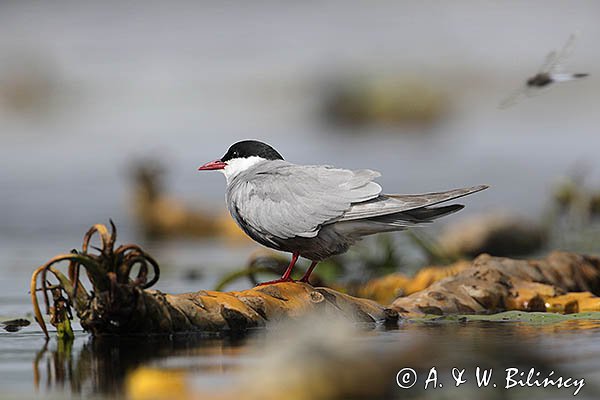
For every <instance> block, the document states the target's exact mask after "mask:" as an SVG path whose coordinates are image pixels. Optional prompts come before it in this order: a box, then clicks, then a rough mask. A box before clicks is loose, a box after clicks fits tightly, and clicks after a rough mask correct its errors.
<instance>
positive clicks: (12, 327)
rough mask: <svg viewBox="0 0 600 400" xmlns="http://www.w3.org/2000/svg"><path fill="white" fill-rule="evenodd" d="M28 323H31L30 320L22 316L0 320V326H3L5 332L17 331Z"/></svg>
mask: <svg viewBox="0 0 600 400" xmlns="http://www.w3.org/2000/svg"><path fill="white" fill-rule="evenodd" d="M29 325H31V322H30V321H29V320H26V319H24V318H17V319H11V320H8V321H2V322H0V326H2V328H4V330H5V331H7V332H18V331H20V330H21V329H23V328H25V327H26V326H29Z"/></svg>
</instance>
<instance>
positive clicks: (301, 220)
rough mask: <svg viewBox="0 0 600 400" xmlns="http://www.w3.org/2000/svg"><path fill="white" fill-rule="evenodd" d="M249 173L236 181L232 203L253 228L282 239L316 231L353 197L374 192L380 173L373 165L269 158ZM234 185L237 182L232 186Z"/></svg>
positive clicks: (357, 198) (364, 198) (369, 196)
mask: <svg viewBox="0 0 600 400" xmlns="http://www.w3.org/2000/svg"><path fill="white" fill-rule="evenodd" d="M269 166H270V167H269V169H267V168H266V167H263V169H262V170H261V169H260V168H259V169H258V170H255V171H252V176H251V179H241V180H239V181H236V182H232V185H231V186H232V187H231V188H230V189H228V196H229V201H228V203H229V204H230V206H234V207H236V212H237V214H238V215H240V217H241V218H242V219H243V220H244V222H245V223H246V224H249V225H250V226H251V227H252V228H253V229H254V230H256V231H258V232H261V233H262V234H263V235H266V236H267V237H268V236H275V237H278V238H282V239H287V238H292V237H296V236H300V237H315V236H316V235H317V234H318V233H319V229H320V227H321V226H322V225H323V224H325V223H327V222H329V221H332V220H335V219H337V218H339V217H340V216H341V215H343V214H344V213H345V212H346V211H347V210H348V209H350V207H351V206H352V204H353V203H358V202H364V201H368V200H370V199H373V198H376V197H377V196H379V194H380V193H381V186H379V185H378V184H377V183H375V182H373V179H375V178H376V177H378V176H380V174H379V173H378V172H375V171H371V170H359V171H350V170H344V169H336V168H331V167H326V166H298V165H294V164H290V163H287V162H283V161H282V162H277V163H275V162H271V163H269ZM234 185H235V187H234Z"/></svg>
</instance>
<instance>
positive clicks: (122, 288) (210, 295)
mask: <svg viewBox="0 0 600 400" xmlns="http://www.w3.org/2000/svg"><path fill="white" fill-rule="evenodd" d="M111 227H112V231H111V232H110V233H109V231H108V229H107V228H106V227H105V226H104V225H101V224H97V225H94V226H93V227H92V228H91V229H90V230H89V231H88V232H87V234H86V235H85V237H84V240H83V246H82V250H81V252H77V251H73V252H71V253H69V254H62V255H58V256H56V257H54V258H52V259H51V260H50V261H49V262H47V263H46V264H44V265H42V266H41V267H39V268H38V269H36V270H35V272H34V273H33V276H32V278H31V299H32V303H33V308H34V313H35V317H36V320H37V322H38V323H39V324H40V326H41V327H42V329H43V331H44V333H45V334H46V335H48V330H47V328H46V324H45V322H44V319H43V317H42V313H41V310H40V307H39V304H38V299H37V292H38V290H41V292H42V294H43V296H44V304H45V308H46V314H48V315H50V322H51V323H52V325H54V326H56V327H57V330H58V332H59V334H60V335H61V336H65V337H69V336H72V330H71V329H70V322H69V321H70V320H71V319H72V316H71V308H74V309H75V311H76V313H77V316H78V317H79V319H80V321H81V325H82V327H83V328H84V329H85V330H87V331H88V332H91V333H92V334H94V335H101V334H120V335H121V334H157V333H159V334H160V333H162V334H171V333H176V332H202V333H223V332H243V331H245V330H247V329H249V328H256V327H263V326H265V325H266V323H267V321H274V320H279V319H282V318H286V317H297V316H299V315H302V314H306V313H309V312H312V311H318V312H319V313H333V314H335V315H338V316H339V315H341V316H345V317H347V318H349V319H352V320H358V321H362V322H377V321H382V322H383V321H387V322H389V321H395V320H396V319H397V313H395V312H393V311H390V310H387V309H385V308H384V307H383V306H381V305H379V304H377V303H376V302H374V301H371V300H367V299H359V298H355V297H352V296H349V295H346V294H343V293H339V292H336V291H335V290H332V289H328V288H314V287H312V286H311V285H309V284H304V283H296V282H288V283H281V284H276V285H264V286H259V287H256V288H253V289H249V290H245V291H241V292H229V293H223V292H217V291H200V292H196V293H184V294H180V295H170V294H165V293H162V292H160V291H155V290H152V291H150V290H146V289H147V288H149V287H150V286H152V285H153V284H155V283H156V282H157V281H158V278H159V273H160V270H159V267H158V263H157V262H156V261H155V260H154V259H153V258H152V257H151V256H149V255H148V254H147V253H145V252H144V251H143V250H142V249H141V248H140V247H139V246H137V245H133V244H127V245H121V246H119V247H117V248H116V249H115V248H114V246H115V241H116V228H115V226H114V224H112V222H111ZM94 234H98V235H99V237H100V239H101V243H102V246H101V248H99V249H97V250H98V253H90V252H89V251H88V250H89V247H90V246H89V243H90V240H91V239H92V237H93V236H94ZM67 261H68V262H69V265H68V276H65V275H64V274H63V273H61V272H60V271H59V270H58V269H57V268H56V264H58V263H60V262H67ZM134 267H137V274H135V273H134ZM81 268H84V269H85V271H86V273H87V276H88V279H89V281H90V282H91V284H92V289H93V290H90V291H89V292H88V291H87V290H86V288H84V287H83V285H82V283H81V282H80V280H79V274H80V269H81ZM150 271H152V273H153V275H152V279H149V276H150V275H149V273H150ZM48 273H50V275H51V276H54V277H55V278H56V280H57V281H58V283H56V284H53V285H51V284H49V283H48V280H47V279H48V275H49V274H48ZM38 280H39V281H40V282H38ZM49 293H51V294H52V296H53V302H52V305H51V304H50V303H51V302H50V296H49Z"/></svg>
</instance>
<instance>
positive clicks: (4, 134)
mask: <svg viewBox="0 0 600 400" xmlns="http://www.w3.org/2000/svg"><path fill="white" fill-rule="evenodd" d="M598 12H600V9H599V5H598V3H597V2H593V1H589V2H578V3H577V4H576V5H574V4H570V3H569V4H567V3H563V2H552V4H549V3H548V2H527V3H521V2H515V3H505V2H504V3H498V4H491V3H480V2H469V1H465V2H460V3H456V2H453V4H452V5H451V6H450V5H449V4H446V3H441V4H440V3H415V4H406V2H380V3H378V4H377V5H376V6H373V5H370V4H366V3H365V4H363V3H347V2H341V1H331V2H327V3H323V4H321V5H316V4H313V3H312V2H309V3H302V4H300V3H299V4H284V3H277V2H262V3H260V4H253V5H252V6H251V7H250V6H240V5H239V4H237V5H236V4H235V3H227V4H223V3H215V4H193V3H189V4H186V3H179V4H177V5H168V6H167V5H166V3H160V2H155V3H153V2H147V3H146V4H145V5H144V7H136V6H133V5H127V6H124V5H122V4H121V3H120V2H112V3H111V2H108V3H107V2H102V3H93V4H92V3H90V4H87V5H83V4H82V5H73V4H68V6H67V4H66V3H65V4H64V7H60V6H57V5H56V4H52V5H50V4H43V3H42V4H40V3H34V2H3V3H2V4H0V26H1V27H2V33H3V34H2V35H0V82H5V81H6V80H8V81H11V80H14V79H15V76H18V73H24V74H25V75H26V76H33V77H34V78H35V79H40V80H41V81H42V82H46V84H47V85H48V88H49V89H44V90H42V91H41V92H40V94H39V96H40V98H39V99H38V100H37V101H38V102H37V103H35V102H34V104H33V106H31V107H29V108H28V107H25V108H21V109H15V108H11V107H9V106H8V105H7V103H4V102H1V101H0V274H1V276H0V318H1V319H8V318H15V317H24V316H28V315H30V310H31V307H30V305H29V298H28V294H27V291H28V280H29V277H30V274H31V272H32V270H33V269H34V268H35V267H36V266H38V265H40V264H41V263H43V262H45V261H46V260H47V259H49V258H50V257H51V256H53V255H54V254H57V253H59V252H66V251H69V250H70V249H72V248H78V247H79V246H80V241H81V236H82V234H83V233H84V232H85V230H87V229H88V227H89V226H91V225H92V224H94V223H98V222H101V223H107V222H108V218H113V219H114V220H115V221H116V223H117V226H118V229H119V242H135V243H142V244H143V245H144V247H147V248H148V251H149V252H150V253H151V254H152V255H153V256H154V257H155V258H156V259H158V260H159V262H160V263H161V265H162V266H163V268H162V271H163V274H162V277H161V280H160V282H159V283H158V285H157V288H158V289H160V290H163V291H167V292H174V293H177V292H184V291H194V290H198V289H204V288H210V287H212V285H213V284H214V283H215V282H216V281H217V279H218V278H219V276H220V275H221V274H223V273H224V272H226V271H229V270H232V269H233V268H235V267H236V266H239V265H241V264H243V263H244V262H245V261H246V259H247V256H248V254H249V253H250V252H251V251H252V249H253V247H247V246H241V247H235V248H231V247H230V246H228V245H226V244H221V243H215V242H208V243H205V242H201V241H171V242H167V243H146V242H145V241H144V240H143V239H142V238H141V237H140V235H139V234H138V232H137V231H136V227H135V223H134V221H133V219H132V217H131V215H130V213H129V211H128V207H130V205H129V195H130V193H129V188H130V180H129V176H128V167H129V166H130V165H131V162H132V161H133V160H135V159H137V158H140V157H147V156H154V157H156V158H158V159H160V160H161V161H162V162H163V163H164V164H165V165H166V167H167V168H168V175H167V178H168V180H167V183H168V188H169V191H170V192H171V193H173V194H174V195H175V196H177V197H179V198H182V199H184V200H186V201H188V202H189V203H192V204H199V205H203V206H205V207H207V208H209V209H212V210H214V212H223V211H224V204H223V194H224V182H223V178H222V176H220V175H219V174H199V173H197V171H196V167H197V166H198V165H200V164H202V163H203V162H205V161H208V160H211V159H215V158H217V157H220V156H221V155H222V154H223V153H224V152H225V150H226V147H227V146H228V145H229V144H231V143H232V142H234V141H236V140H238V139H242V138H249V137H253V138H259V139H263V140H265V141H268V142H269V143H271V144H273V145H274V146H275V147H276V148H277V149H278V150H280V152H281V153H282V154H283V155H284V156H285V157H286V158H287V159H289V160H291V161H295V162H299V163H329V164H335V165H338V166H344V167H349V168H363V167H369V168H373V169H376V170H380V171H382V172H383V176H382V178H381V179H380V182H381V183H382V184H383V186H384V187H385V188H386V190H389V191H393V192H405V193H408V192H420V191H430V190H437V189H446V188H451V187H458V186H467V185H474V184H480V183H486V184H490V185H492V189H490V190H488V191H486V192H484V193H481V194H478V195H477V196H476V198H475V197H474V198H472V199H467V200H465V202H466V204H467V205H468V207H467V209H466V210H465V211H463V212H461V214H460V215H465V214H468V213H474V212H481V211H488V210H495V209H499V208H501V209H510V210H513V211H514V212H517V213H520V214H522V215H526V216H529V217H532V218H534V219H535V218H538V216H539V215H540V214H541V209H542V208H543V206H544V205H545V204H546V203H547V198H548V193H549V191H550V189H551V187H552V184H553V182H555V180H556V179H557V177H558V176H560V175H563V174H565V173H566V172H568V171H569V169H571V168H572V167H573V166H574V165H576V164H577V163H580V162H583V163H586V164H587V165H588V167H589V170H590V174H589V176H588V181H589V183H590V185H596V186H597V185H598V182H599V181H600V177H599V176H600V173H599V170H600V168H599V165H598V157H597V149H598V148H600V135H598V132H597V127H598V123H599V122H600V121H599V119H598V118H599V117H598V114H597V113H596V112H595V108H594V105H595V104H597V103H598V101H599V100H600V99H599V97H598V96H599V95H598V93H600V87H599V85H600V84H599V83H598V80H596V79H595V78H594V77H595V75H596V74H595V70H594V66H596V65H598V64H599V62H600V53H598V52H597V51H594V50H593V49H595V48H596V47H595V44H596V43H598V41H599V39H600V27H599V26H598V24H597V18H596V15H598ZM576 30H578V31H580V32H581V35H580V40H579V42H578V43H577V47H576V49H575V53H574V55H573V57H572V59H571V60H569V65H570V67H571V68H570V69H572V70H577V71H581V72H590V73H591V74H592V75H591V77H590V78H589V79H585V80H582V81H581V82H577V83H574V84H572V85H563V86H561V87H556V88H554V89H552V90H550V91H547V92H545V93H543V94H542V95H540V96H539V97H536V98H534V99H529V100H526V101H523V102H522V103H521V104H518V105H517V106H515V107H513V108H511V109H508V110H505V111H500V110H498V108H497V105H498V104H499V102H500V101H501V100H502V99H503V98H504V97H506V95H508V94H509V93H510V92H511V91H512V90H514V88H515V87H517V86H518V85H519V84H520V82H522V81H523V80H524V79H525V78H526V77H527V76H528V75H529V74H530V73H533V72H535V70H536V68H537V67H538V65H539V64H541V62H542V61H543V59H544V56H545V55H546V53H547V52H548V51H550V50H552V49H553V48H558V47H560V46H561V45H562V44H563V43H564V41H565V40H566V38H567V37H568V35H569V34H570V33H572V32H574V31H576ZM15 71H17V72H18V73H17V72H15ZM355 73H356V74H372V75H373V76H402V77H404V76H408V77H412V78H415V79H417V80H422V81H426V82H431V83H432V84H433V85H434V87H436V88H437V89H439V91H440V92H441V93H443V94H444V95H445V97H446V98H447V99H448V102H447V106H448V109H447V112H446V113H445V114H444V116H443V117H441V118H440V119H439V120H438V121H436V123H435V124H432V125H428V126H422V127H420V126H416V127H415V126H403V127H381V126H379V127H378V126H365V127H362V128H357V129H355V131H354V132H353V134H350V135H349V134H347V132H346V130H345V128H341V127H337V126H332V125H330V124H328V123H327V122H325V121H324V120H323V119H322V118H320V112H321V109H320V107H321V102H322V99H323V95H324V90H325V88H326V87H327V82H330V81H331V80H332V79H334V78H338V77H340V76H347V75H352V74H355ZM0 86H1V85H0ZM2 101H4V99H2ZM451 218H458V216H453V217H451ZM189 270H194V271H199V272H200V275H201V277H200V279H198V280H190V279H188V278H187V276H188V274H187V271H189ZM243 285H244V283H240V285H239V286H238V287H239V288H241V287H243ZM506 327H507V325H500V326H482V325H473V326H469V327H457V328H455V329H454V330H452V331H451V332H450V333H448V331H440V330H439V329H438V327H435V328H431V327H416V328H415V327H403V328H401V329H400V330H397V331H392V332H386V331H375V333H374V334H373V335H370V336H369V338H370V339H368V340H370V341H373V342H374V343H375V344H377V345H381V346H382V348H385V346H384V344H386V343H392V344H398V343H402V342H404V341H412V340H416V339H417V338H419V337H422V336H423V335H426V337H428V338H430V340H431V341H432V342H436V343H437V342H442V343H447V344H448V345H451V343H452V340H454V338H456V337H461V336H464V335H467V336H468V335H471V337H475V338H476V337H480V336H484V337H485V342H489V343H492V344H493V343H504V342H515V341H519V340H521V335H522V331H515V330H506ZM598 332H599V331H598V328H597V327H589V329H586V330H585V331H583V332H582V331H578V330H573V331H571V330H568V329H566V328H564V327H562V328H557V329H556V332H550V331H548V330H547V329H545V330H541V331H539V332H535V330H534V331H533V332H529V331H528V333H527V335H529V336H530V337H531V339H530V344H531V346H532V347H533V348H535V349H536V351H539V352H541V353H544V352H546V353H548V352H550V353H556V354H557V357H559V356H560V355H564V357H565V359H566V360H567V361H568V364H569V367H570V368H571V367H572V368H575V369H576V370H577V368H579V369H578V370H577V371H579V372H581V373H583V374H591V375H593V374H597V364H596V363H594V362H593V361H592V360H593V357H591V355H596V354H597V352H598V347H597V344H596V343H597V342H598V341H597V340H596V339H597V335H598ZM529 336H528V337H529ZM88 341H89V338H87V336H86V335H84V334H83V333H78V336H77V339H76V341H75V343H74V345H73V348H72V350H71V351H69V352H67V353H66V354H71V355H72V357H73V359H74V361H75V362H78V361H79V360H81V359H85V358H86V357H87V358H89V357H91V358H93V359H97V360H99V364H92V365H90V364H82V363H80V364H79V366H80V369H81V374H82V375H84V376H87V377H83V378H80V380H81V382H77V383H74V379H73V378H65V379H64V384H63V383H60V384H59V383H57V382H56V378H52V379H50V380H49V382H50V383H49V384H46V382H47V381H48V379H47V378H44V377H42V378H41V379H40V385H39V389H38V390H39V392H40V393H42V394H51V395H56V396H60V394H61V393H62V391H63V390H65V391H66V392H71V391H73V389H72V385H75V386H79V387H80V389H78V390H80V391H81V392H82V393H89V394H99V395H108V394H113V393H120V392H121V391H122V379H124V376H125V375H126V374H127V371H129V370H131V369H133V368H134V366H136V365H138V364H139V363H141V364H144V365H147V364H151V365H159V366H165V365H172V364H170V363H173V362H175V363H178V362H181V363H183V365H184V367H183V368H184V370H185V371H187V373H189V374H190V375H191V376H192V377H193V379H194V380H197V381H199V382H200V386H201V384H202V383H205V384H206V385H213V386H215V387H217V386H219V385H220V384H223V383H225V382H228V380H229V378H230V377H232V376H235V375H238V374H240V373H241V372H240V371H243V370H244V368H245V367H247V365H253V362H254V357H255V356H254V355H253V356H250V355H248V354H250V353H251V351H250V350H251V349H255V348H261V346H263V345H265V343H264V340H263V341H261V339H260V338H250V339H245V340H242V341H238V342H235V343H234V342H232V341H230V340H221V339H215V340H198V339H189V338H188V339H185V340H181V341H166V342H163V343H162V344H161V345H160V346H159V348H160V352H159V353H160V354H154V353H155V352H154V351H153V350H154V349H153V348H150V349H149V348H148V347H144V345H142V346H141V347H140V346H136V345H135V343H131V342H127V346H123V345H122V344H114V343H112V344H111V345H110V346H103V345H96V344H89V343H88ZM43 345H44V341H43V338H42V336H41V334H40V332H39V329H38V328H37V327H35V326H30V327H28V328H26V329H24V330H22V331H21V332H19V333H7V332H1V333H0V385H1V387H2V389H3V394H5V395H6V396H14V397H22V396H26V397H30V396H33V395H34V389H33V383H34V379H33V368H32V364H33V362H34V359H35V356H36V354H37V353H38V352H39V351H40V350H41V349H42V348H43ZM113 345H114V346H113ZM113 347H114V349H116V350H113ZM49 349H50V350H49V351H50V352H49V353H46V355H45V356H44V357H49V356H48V354H50V355H52V354H56V343H55V342H51V343H50V346H49ZM109 349H110V350H109ZM113 351H114V352H116V353H117V355H118V357H117V359H116V360H117V361H115V359H112V358H110V357H112V356H111V354H113ZM53 352H54V353H53ZM145 353H148V354H149V355H150V356H149V357H147V358H146V357H145V356H140V354H145ZM451 354H454V353H452V352H451ZM62 356H65V353H62ZM44 360H46V358H44ZM136 363H137V364H136ZM50 364H52V362H51V363H50ZM98 365H110V366H116V367H115V368H117V369H115V370H113V369H111V368H108V367H98ZM103 368H104V369H103ZM41 369H43V368H41ZM206 385H205V386H206Z"/></svg>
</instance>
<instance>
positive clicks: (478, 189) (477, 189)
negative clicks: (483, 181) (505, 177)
mask: <svg viewBox="0 0 600 400" xmlns="http://www.w3.org/2000/svg"><path fill="white" fill-rule="evenodd" d="M489 187H490V186H489V185H477V186H472V187H470V188H468V189H467V192H468V194H471V193H477V192H481V191H482V190H485V189H487V188H489Z"/></svg>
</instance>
